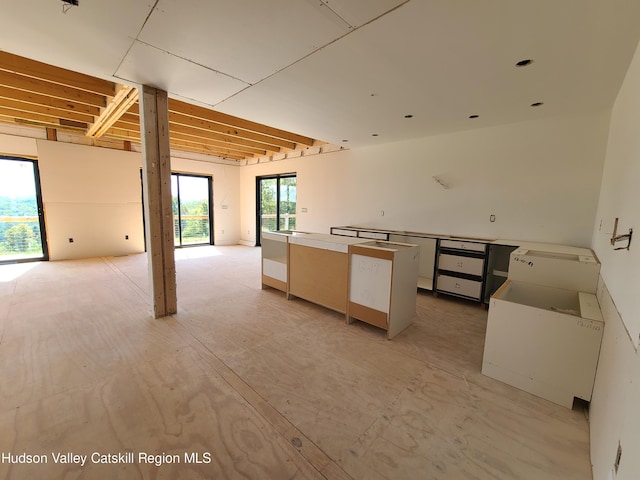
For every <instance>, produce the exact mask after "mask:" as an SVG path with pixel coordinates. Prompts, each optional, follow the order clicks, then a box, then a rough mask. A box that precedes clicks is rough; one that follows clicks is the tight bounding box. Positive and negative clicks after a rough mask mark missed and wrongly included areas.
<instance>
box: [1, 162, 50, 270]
mask: <svg viewBox="0 0 640 480" xmlns="http://www.w3.org/2000/svg"><path fill="white" fill-rule="evenodd" d="M42 212H43V210H42V198H41V195H40V177H39V175H38V163H37V162H36V161H35V160H27V159H23V158H13V157H0V263H7V262H17V261H29V260H46V259H47V258H48V252H47V242H46V236H45V229H44V215H43V214H42Z"/></svg>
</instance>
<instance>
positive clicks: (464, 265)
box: [438, 253, 484, 277]
mask: <svg viewBox="0 0 640 480" xmlns="http://www.w3.org/2000/svg"><path fill="white" fill-rule="evenodd" d="M483 267H484V259H483V258H474V257H463V256H460V255H448V254H446V253H441V254H440V255H439V256H438V269H440V270H449V271H450V272H459V273H467V274H469V275H477V276H479V277H481V276H482V269H483Z"/></svg>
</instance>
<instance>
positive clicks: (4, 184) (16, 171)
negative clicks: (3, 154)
mask: <svg viewBox="0 0 640 480" xmlns="http://www.w3.org/2000/svg"><path fill="white" fill-rule="evenodd" d="M35 194H36V187H35V182H34V181H33V163H32V162H29V161H19V160H6V159H0V197H11V198H24V197H34V196H35Z"/></svg>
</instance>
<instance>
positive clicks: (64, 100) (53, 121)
mask: <svg viewBox="0 0 640 480" xmlns="http://www.w3.org/2000/svg"><path fill="white" fill-rule="evenodd" d="M136 99H137V92H136V90H135V89H134V88H131V87H123V86H119V85H118V84H116V83H113V82H110V81H105V80H101V79H98V78H93V77H90V76H87V75H84V74H80V73H76V72H72V71H69V70H65V69H60V68H57V67H54V66H51V65H46V64H43V63H40V62H37V61H35V60H30V59H27V58H23V57H19V56H15V55H12V54H10V53H7V52H0V121H2V122H7V123H13V124H19V125H31V126H38V127H46V128H49V129H58V130H61V131H64V130H66V131H72V132H76V133H79V131H82V132H83V133H84V132H86V133H87V135H88V136H90V137H92V138H93V140H94V142H96V143H94V144H95V145H98V144H99V142H100V140H98V138H99V137H101V136H102V138H103V139H104V142H103V143H105V144H107V145H111V146H112V147H111V148H114V147H113V145H119V144H121V142H123V141H124V142H128V144H130V143H131V142H135V143H138V144H139V143H140V117H139V108H138V105H137V103H136ZM169 116H170V121H169V130H170V132H169V135H170V144H171V148H172V149H173V150H182V151H187V152H195V153H201V154H205V155H214V156H216V157H221V158H227V159H232V160H241V159H247V158H252V157H263V156H271V155H282V154H284V153H286V152H288V151H292V150H300V149H304V148H307V147H309V146H313V145H316V144H318V142H317V141H315V140H313V139H311V138H309V137H305V136H302V135H297V134H295V133H292V132H287V131H284V130H280V129H276V128H272V127H269V126H267V125H262V124H259V123H255V122H251V121H248V120H244V119H241V118H238V117H234V116H231V115H226V114H223V113H220V112H216V111H214V110H209V109H207V108H205V107H201V106H196V105H191V104H188V103H185V102H182V101H179V100H173V99H169ZM88 127H89V129H88V130H87V128H88ZM50 131H52V130H50ZM115 148H117V147H115Z"/></svg>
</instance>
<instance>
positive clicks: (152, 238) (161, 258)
mask: <svg viewBox="0 0 640 480" xmlns="http://www.w3.org/2000/svg"><path fill="white" fill-rule="evenodd" d="M167 98H168V97H167V92H164V91H162V90H157V89H155V88H152V87H148V86H146V85H145V86H143V87H142V92H141V96H140V107H141V108H140V112H141V114H140V136H141V137H142V157H143V162H142V176H143V182H144V188H143V190H144V210H145V227H146V238H147V254H148V257H149V277H150V279H151V290H152V297H153V313H154V316H155V317H156V318H161V317H166V316H169V315H172V314H174V313H177V311H178V302H177V293H176V266H175V257H174V245H173V242H174V240H173V211H172V203H171V155H170V149H169V116H168V114H169V112H168V109H167Z"/></svg>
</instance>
